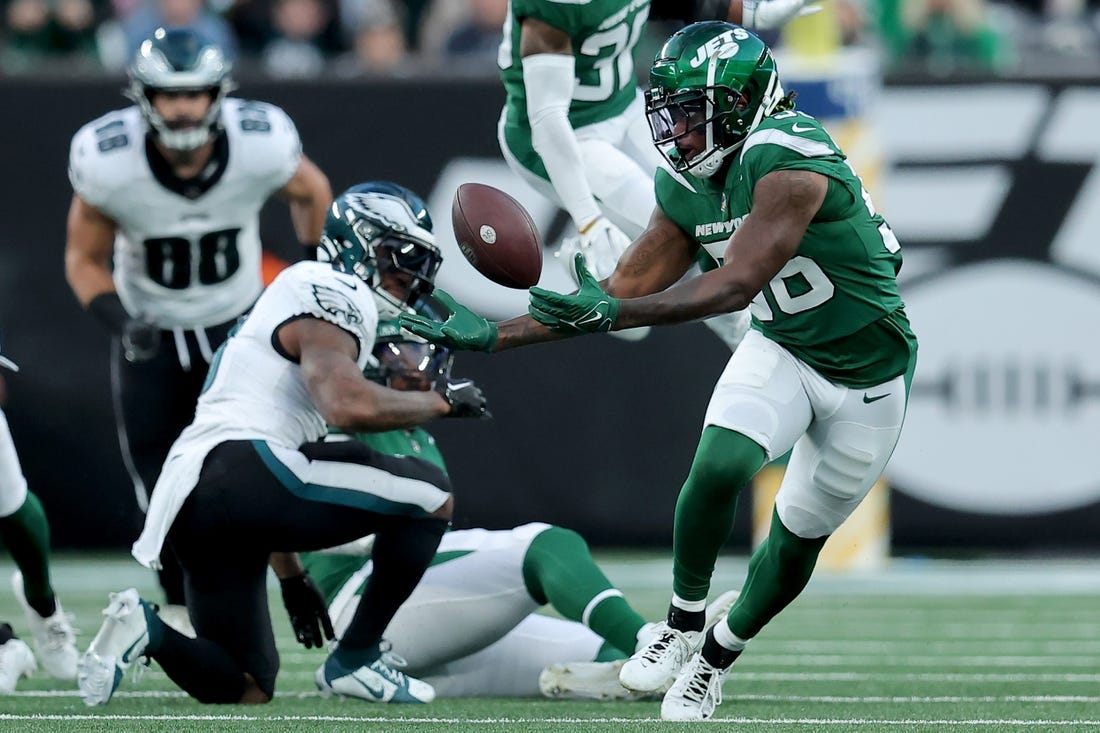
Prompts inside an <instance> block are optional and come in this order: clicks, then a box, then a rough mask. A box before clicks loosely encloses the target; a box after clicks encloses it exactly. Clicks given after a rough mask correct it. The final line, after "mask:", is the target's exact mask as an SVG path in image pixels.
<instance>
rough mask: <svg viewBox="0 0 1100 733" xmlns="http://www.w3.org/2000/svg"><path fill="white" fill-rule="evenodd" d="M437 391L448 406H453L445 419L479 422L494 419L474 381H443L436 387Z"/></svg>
mask: <svg viewBox="0 0 1100 733" xmlns="http://www.w3.org/2000/svg"><path fill="white" fill-rule="evenodd" d="M436 391H437V392H439V394H441V395H443V399H445V400H447V404H448V405H450V406H451V411H450V412H448V413H447V414H446V415H444V417H472V418H475V419H478V420H488V419H489V418H491V417H492V414H491V413H490V412H489V409H488V406H487V403H486V400H485V395H484V394H482V392H481V388H480V387H478V386H477V385H476V384H474V382H473V380H472V379H447V380H441V381H440V382H439V384H437V385H436Z"/></svg>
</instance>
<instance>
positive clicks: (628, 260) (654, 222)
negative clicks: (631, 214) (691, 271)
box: [602, 207, 699, 298]
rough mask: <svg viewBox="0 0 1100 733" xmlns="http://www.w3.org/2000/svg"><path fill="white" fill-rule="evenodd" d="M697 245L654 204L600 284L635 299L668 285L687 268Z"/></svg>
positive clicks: (658, 290)
mask: <svg viewBox="0 0 1100 733" xmlns="http://www.w3.org/2000/svg"><path fill="white" fill-rule="evenodd" d="M698 247H699V245H698V244H696V243H695V242H694V241H693V240H691V239H690V238H689V237H688V236H687V234H685V233H684V231H683V230H682V229H680V227H678V226H677V225H676V224H675V223H674V222H673V221H672V220H671V219H669V218H668V216H666V215H665V213H664V212H663V211H662V210H661V209H660V207H657V208H655V209H654V210H653V214H652V215H651V216H650V218H649V224H648V225H647V226H646V229H645V231H644V232H642V233H641V234H640V235H638V238H637V239H635V240H634V242H633V243H631V245H630V247H628V248H627V250H626V252H624V253H623V256H622V257H621V258H619V264H618V265H617V266H616V267H615V272H613V273H612V274H611V277H609V278H608V279H607V280H605V281H604V282H603V283H602V285H603V288H604V290H605V292H607V294H608V295H613V296H615V297H616V298H638V297H641V296H643V295H649V294H651V293H657V292H660V291H662V290H664V289H665V288H667V287H669V286H670V285H672V284H673V283H675V282H676V281H677V280H679V279H680V278H681V277H683V276H684V273H686V272H687V271H688V268H690V267H691V264H692V262H693V259H694V257H695V252H696V251H697V250H698Z"/></svg>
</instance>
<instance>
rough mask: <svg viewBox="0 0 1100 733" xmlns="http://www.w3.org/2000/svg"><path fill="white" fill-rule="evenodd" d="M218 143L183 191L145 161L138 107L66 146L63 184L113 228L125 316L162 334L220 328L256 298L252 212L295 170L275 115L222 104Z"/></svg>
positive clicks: (293, 138) (295, 145)
mask: <svg viewBox="0 0 1100 733" xmlns="http://www.w3.org/2000/svg"><path fill="white" fill-rule="evenodd" d="M221 124H222V126H223V128H224V130H225V134H224V135H221V136H219V138H218V140H217V141H216V142H215V154H214V157H213V158H212V160H211V163H210V165H209V166H208V168H207V170H206V171H205V172H204V175H203V176H201V177H200V178H202V179H203V182H198V181H182V180H180V179H179V178H176V177H175V176H174V175H172V172H171V170H170V169H168V166H167V165H166V164H164V163H163V161H162V160H161V159H160V157H159V156H155V157H154V159H153V160H150V158H149V156H148V155H147V153H146V144H147V143H146V131H147V125H146V123H145V121H144V119H143V118H142V116H141V111H140V110H139V109H138V107H136V106H134V107H128V108H126V109H123V110H117V111H115V112H110V113H108V114H106V115H104V116H103V117H100V118H99V119H97V120H94V121H92V122H89V123H88V124H87V125H85V126H84V127H82V128H80V130H79V131H78V132H77V133H76V135H74V136H73V140H72V147H71V149H70V152H69V180H70V181H71V182H72V186H73V190H74V191H76V193H77V194H79V195H80V197H81V198H82V199H84V200H85V201H86V202H88V203H89V204H91V205H92V206H94V207H95V208H96V209H98V210H100V211H101V212H103V213H104V214H105V215H106V216H107V217H109V218H110V219H112V220H113V221H114V222H115V223H116V224H117V225H118V231H117V234H116V237H115V250H114V280H115V287H116V289H117V290H118V294H119V297H120V298H121V299H122V303H123V305H125V306H126V310H127V311H129V312H130V313H131V314H135V315H138V314H140V315H141V316H142V317H144V318H146V319H148V320H149V321H151V322H153V323H155V324H156V325H158V326H160V327H162V328H166V329H167V328H173V327H184V328H194V327H204V326H213V325H216V324H219V323H225V322H226V321H229V320H232V319H233V318H235V317H236V316H238V315H240V314H241V313H243V312H244V311H246V310H247V309H248V308H249V306H251V305H252V303H253V302H254V301H255V300H256V297H257V296H258V295H259V294H260V291H261V290H262V289H263V281H262V278H261V271H260V262H261V246H260V230H259V228H260V221H259V214H260V209H261V208H262V207H263V205H264V202H265V201H267V199H268V198H269V197H270V196H271V194H272V193H274V192H275V191H276V190H278V189H279V188H281V187H282V186H283V185H284V184H285V183H286V182H287V181H288V180H290V178H291V177H292V176H293V175H294V173H295V171H297V169H298V163H299V161H300V160H301V156H302V145H301V141H300V140H299V138H298V131H297V129H296V128H295V127H294V123H293V122H292V121H291V120H290V118H289V117H288V116H287V114H286V113H285V112H283V110H281V109H279V108H278V107H275V106H273V105H270V104H265V103H262V102H251V101H246V100H243V99H236V98H228V99H226V100H225V101H224V102H223V103H222V109H221Z"/></svg>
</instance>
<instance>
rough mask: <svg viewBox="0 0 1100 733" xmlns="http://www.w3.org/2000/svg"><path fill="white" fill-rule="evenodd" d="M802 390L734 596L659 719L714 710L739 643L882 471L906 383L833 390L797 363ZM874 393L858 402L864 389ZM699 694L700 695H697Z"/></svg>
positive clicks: (793, 586) (797, 584) (799, 579)
mask: <svg viewBox="0 0 1100 733" xmlns="http://www.w3.org/2000/svg"><path fill="white" fill-rule="evenodd" d="M800 371H801V373H802V379H803V384H804V385H805V387H806V390H807V393H808V394H809V396H810V399H811V400H812V402H813V405H814V409H815V413H816V414H819V415H828V417H826V418H822V419H815V420H814V422H813V423H812V424H811V425H810V426H809V428H808V430H807V432H806V435H805V436H804V437H802V438H800V439H799V440H798V442H797V443H796V444H795V446H794V451H793V452H792V453H791V459H790V461H789V463H788V464H787V471H786V474H785V476H784V479H783V483H782V484H781V486H780V489H779V493H778V495H777V496H776V507H775V511H774V513H773V516H772V524H771V530H770V532H769V534H768V538H767V539H766V540H765V541H764V543H763V544H762V545H761V546H760V547H759V548H757V550H756V552H754V553H753V557H752V559H751V561H750V563H749V572H748V576H747V579H746V581H745V584H744V586H743V587H742V589H741V596H740V598H739V600H738V602H737V603H736V604H735V605H734V606H733V608H732V609H731V611H730V614H729V616H728V618H727V620H726V622H725V623H721V622H720V623H718V624H716V625H715V626H714V628H713V629H711V631H710V632H709V633H708V634H707V637H706V640H705V642H704V643H703V646H702V650H701V652H700V654H697V655H696V656H695V658H694V659H693V660H692V662H691V664H690V665H689V666H688V667H687V668H686V669H685V670H684V671H683V672H682V673H681V675H680V677H679V678H678V679H677V681H676V683H675V684H674V685H673V687H672V689H670V690H669V693H668V695H666V697H665V701H664V703H663V704H662V710H661V714H662V717H664V718H666V719H672V720H698V719H703V718H706V717H709V715H710V714H711V713H712V712H713V704H711V702H709V701H708V698H709V700H710V701H714V702H716V701H717V698H714V697H712V696H711V695H712V694H713V692H712V691H713V690H716V689H718V688H720V686H721V678H722V675H723V674H724V672H725V670H726V669H728V668H729V666H730V665H731V664H732V663H733V662H734V660H735V659H736V658H737V657H738V656H739V655H740V654H741V652H742V651H743V650H744V648H745V645H746V644H747V642H748V641H749V640H750V639H752V638H753V637H754V636H756V634H757V633H758V632H759V631H760V629H761V628H763V626H764V625H765V624H766V623H768V621H770V620H771V619H772V618H773V617H774V616H775V615H776V614H778V613H779V612H780V611H782V610H783V609H784V608H786V607H787V605H789V604H790V603H791V601H793V600H794V599H795V598H796V597H798V595H799V594H800V593H801V592H802V590H803V589H804V588H805V586H806V583H807V582H809V579H810V576H811V574H812V573H813V569H814V565H815V563H816V561H817V556H818V554H819V553H820V551H821V548H822V547H823V546H824V544H825V541H826V540H827V539H828V537H829V535H831V534H832V533H833V532H834V531H836V529H837V528H838V527H839V526H840V525H841V523H843V521H844V520H845V519H847V518H848V516H849V515H850V514H851V513H852V511H854V510H855V508H856V506H858V504H859V503H860V501H862V500H863V498H864V497H865V496H866V495H867V492H868V491H870V489H871V487H872V486H873V485H874V483H875V481H877V480H878V478H879V476H880V475H881V474H882V471H883V469H884V468H885V467H886V464H887V462H888V461H889V459H890V455H891V454H892V453H893V450H894V446H895V445H896V443H897V440H898V437H899V436H900V434H901V425H902V421H903V419H904V415H905V402H906V378H905V376H899V377H897V378H895V379H894V380H892V381H891V382H889V383H886V384H883V385H879V386H878V387H875V388H873V389H871V390H855V389H847V388H844V387H839V386H837V385H834V384H832V383H830V382H828V380H826V379H824V378H823V377H821V375H819V374H817V373H816V372H814V371H813V370H811V369H809V368H808V367H806V366H805V365H800ZM868 392H870V393H873V394H876V395H883V398H882V399H879V400H875V401H873V402H872V403H869V404H868V403H866V402H865V400H864V399H863V395H864V394H866V393H868ZM701 690H705V691H706V692H703V693H702V694H700V691H701Z"/></svg>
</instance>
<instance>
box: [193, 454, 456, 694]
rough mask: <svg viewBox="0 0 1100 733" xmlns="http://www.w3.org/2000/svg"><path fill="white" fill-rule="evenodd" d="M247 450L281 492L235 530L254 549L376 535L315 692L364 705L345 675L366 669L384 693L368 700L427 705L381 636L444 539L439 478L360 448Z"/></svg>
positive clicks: (443, 491)
mask: <svg viewBox="0 0 1100 733" xmlns="http://www.w3.org/2000/svg"><path fill="white" fill-rule="evenodd" d="M248 446H249V448H250V449H251V450H252V452H253V454H254V457H253V458H252V459H249V460H251V461H254V462H255V461H258V462H259V463H260V464H261V465H262V466H263V470H266V471H268V472H270V474H271V475H273V476H275V477H277V479H278V480H279V482H280V484H281V489H282V490H281V491H272V492H270V493H269V494H268V495H267V496H266V497H265V501H266V502H267V504H268V509H267V510H266V512H265V515H264V517H263V519H262V521H257V522H254V523H252V524H246V525H244V526H241V524H240V523H239V522H238V523H237V525H236V526H237V527H238V529H240V530H242V531H244V533H245V534H246V535H251V536H254V537H255V538H256V542H258V543H260V544H261V546H267V547H270V548H271V549H285V550H313V549H320V548H323V547H328V546H333V545H339V544H343V543H346V542H350V541H352V540H355V539H358V538H359V537H362V536H363V535H366V534H374V535H375V540H374V546H373V548H372V562H373V572H372V573H371V575H370V578H369V580H368V581H367V583H366V585H365V587H364V589H363V596H362V599H361V602H360V604H359V607H358V609H357V610H356V613H355V615H354V616H353V618H352V620H351V622H350V623H349V624H348V627H347V629H346V630H345V632H344V634H343V637H342V638H341V640H340V644H339V646H338V647H337V649H336V650H335V651H334V652H333V653H332V654H331V655H330V656H329V658H328V659H327V660H326V662H325V664H324V666H323V667H322V668H321V669H319V670H318V672H317V678H316V681H317V684H318V686H320V687H321V689H322V691H324V692H335V693H338V694H351V695H355V696H358V697H362V696H364V695H365V694H366V693H365V692H364V689H363V686H362V685H361V684H360V683H359V682H357V681H355V679H353V678H352V675H353V674H357V675H359V677H362V675H363V674H366V672H365V670H373V671H374V672H375V673H377V675H379V677H378V679H379V680H382V681H381V682H379V684H380V685H381V686H382V687H374V688H370V689H368V690H367V692H369V693H371V696H370V697H369V698H368V699H373V700H377V701H385V702H388V701H394V702H427V701H429V700H430V699H431V697H432V696H433V693H432V691H431V689H430V687H428V686H427V685H424V684H423V683H421V682H420V681H419V680H415V679H413V678H411V677H406V676H405V675H404V674H402V673H401V672H399V671H397V670H395V669H393V668H392V664H391V662H392V658H390V657H388V656H387V655H386V652H385V649H384V648H383V646H382V635H383V633H384V632H385V630H386V627H387V626H388V625H389V623H390V621H391V619H392V618H393V615H394V614H395V613H396V611H397V609H398V608H399V607H400V606H401V604H402V603H404V602H405V600H406V599H407V598H408V597H409V595H410V594H411V593H412V591H413V589H414V588H415V587H416V585H417V583H418V582H419V581H420V578H421V577H422V576H423V574H424V571H425V570H426V569H427V568H428V565H429V564H430V563H431V561H432V558H433V556H434V555H435V550H436V548H437V547H438V545H439V540H440V537H441V536H442V535H443V532H444V531H445V530H446V527H447V523H448V521H449V518H450V507H451V498H450V481H449V480H448V479H447V477H446V475H445V474H444V473H443V471H442V470H440V469H439V468H438V467H436V466H434V465H432V464H429V463H427V462H424V461H421V460H418V459H416V458H411V457H395V456H388V455H384V454H381V453H378V452H377V451H374V450H372V449H371V448H369V447H367V446H366V445H364V444H363V443H359V442H358V441H340V442H335V443H313V444H308V445H306V446H303V448H302V450H301V451H300V452H299V451H295V450H288V449H285V448H279V447H277V446H273V445H270V444H267V443H262V442H259V441H255V442H253V443H250V444H248ZM238 452H239V451H238ZM209 461H210V459H208V465H209ZM247 462H248V460H246V461H244V463H247Z"/></svg>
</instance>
